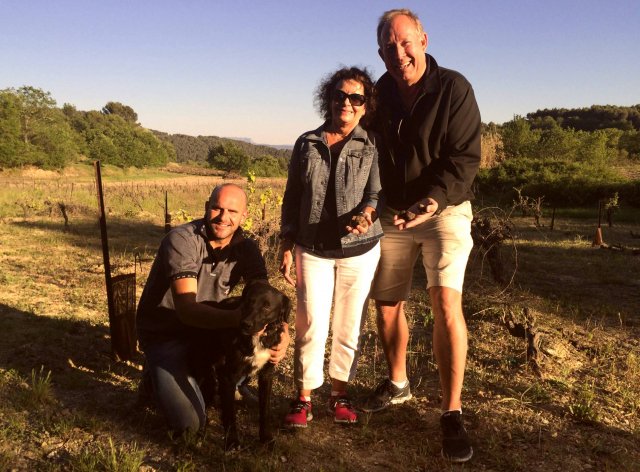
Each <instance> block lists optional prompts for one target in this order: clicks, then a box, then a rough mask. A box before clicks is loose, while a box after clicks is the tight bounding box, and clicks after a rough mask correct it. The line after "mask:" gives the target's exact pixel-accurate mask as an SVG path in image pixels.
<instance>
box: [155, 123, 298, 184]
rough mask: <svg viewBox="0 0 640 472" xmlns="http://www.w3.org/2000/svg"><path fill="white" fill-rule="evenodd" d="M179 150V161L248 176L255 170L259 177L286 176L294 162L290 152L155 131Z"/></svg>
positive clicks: (222, 139)
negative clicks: (291, 162) (290, 163)
mask: <svg viewBox="0 0 640 472" xmlns="http://www.w3.org/2000/svg"><path fill="white" fill-rule="evenodd" d="M154 133H155V134H156V136H158V137H159V138H160V139H162V140H164V141H168V142H170V143H171V144H172V145H173V147H174V149H175V150H176V161H177V162H180V163H185V164H196V165H201V166H210V167H212V168H214V169H220V170H223V171H225V172H228V173H235V174H239V175H245V174H246V173H247V171H248V170H252V171H253V172H254V173H255V175H256V176H258V177H277V176H285V175H286V174H287V169H288V166H289V160H290V159H291V151H290V150H288V149H276V148H272V147H270V146H263V145H256V144H252V143H248V142H246V141H241V140H235V139H229V138H220V137H218V136H197V137H196V136H188V135H185V134H167V133H163V132H160V131H154Z"/></svg>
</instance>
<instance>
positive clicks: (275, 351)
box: [269, 323, 289, 364]
mask: <svg viewBox="0 0 640 472" xmlns="http://www.w3.org/2000/svg"><path fill="white" fill-rule="evenodd" d="M283 328H284V331H283V332H282V333H281V334H280V343H279V344H278V345H276V346H273V347H272V348H271V349H269V352H270V353H271V357H270V358H269V362H271V363H272V364H278V362H280V361H281V360H282V359H284V357H285V356H286V355H287V348H288V347H289V324H288V323H284V325H283Z"/></svg>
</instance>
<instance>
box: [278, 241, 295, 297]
mask: <svg viewBox="0 0 640 472" xmlns="http://www.w3.org/2000/svg"><path fill="white" fill-rule="evenodd" d="M293 246H294V244H293V241H289V240H286V239H283V240H281V241H280V273H281V274H282V276H283V277H284V279H285V280H286V281H287V282H288V283H289V284H290V285H291V286H292V287H295V286H296V282H295V280H293V279H292V278H291V267H292V266H293Z"/></svg>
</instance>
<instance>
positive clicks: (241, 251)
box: [136, 219, 267, 349]
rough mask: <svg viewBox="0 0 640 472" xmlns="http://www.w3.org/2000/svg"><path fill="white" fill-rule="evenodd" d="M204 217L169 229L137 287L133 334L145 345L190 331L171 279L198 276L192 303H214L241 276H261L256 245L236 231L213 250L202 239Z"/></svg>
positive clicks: (264, 271)
mask: <svg viewBox="0 0 640 472" xmlns="http://www.w3.org/2000/svg"><path fill="white" fill-rule="evenodd" d="M208 241H209V238H208V236H207V230H206V225H205V221H204V219H198V220H194V221H191V222H190V223H187V224H184V225H182V226H178V227H176V228H174V229H172V230H171V231H170V232H169V233H168V234H167V235H166V236H165V237H164V238H163V240H162V242H161V243H160V249H159V250H158V254H157V256H156V258H155V260H154V262H153V265H152V266H151V271H150V272H149V277H148V278H147V283H146V285H145V287H144V290H143V291H142V296H141V297H140V303H139V304H138V313H137V317H136V325H137V330H138V338H139V339H140V343H141V346H142V347H143V349H144V345H145V343H155V342H161V341H164V340H167V339H173V338H176V337H182V336H189V334H190V333H192V332H193V331H194V330H196V331H197V330H198V328H193V327H189V326H186V325H185V324H183V323H182V322H180V320H179V319H178V317H177V314H176V311H175V306H174V304H173V296H172V294H171V281H173V280H175V279H179V278H185V277H192V278H195V279H197V280H198V292H197V294H196V301H198V302H205V301H209V302H219V301H221V300H223V299H225V298H227V297H228V296H229V293H230V292H231V290H232V289H233V287H235V286H236V285H237V284H238V283H239V282H240V280H241V279H243V280H244V281H245V282H247V281H249V280H253V279H266V278H267V269H266V267H265V263H264V259H263V258H262V255H261V254H260V250H259V249H258V246H257V244H256V243H255V242H254V241H253V240H251V239H247V238H245V237H244V235H243V234H242V230H240V229H239V230H238V231H236V233H235V234H234V235H233V238H232V239H231V243H230V244H229V245H228V246H226V247H224V248H223V249H213V248H212V247H211V245H209V243H208Z"/></svg>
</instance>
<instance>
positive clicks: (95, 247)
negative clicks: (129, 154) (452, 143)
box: [0, 215, 640, 472]
mask: <svg viewBox="0 0 640 472" xmlns="http://www.w3.org/2000/svg"><path fill="white" fill-rule="evenodd" d="M514 224H515V230H516V231H515V233H516V234H515V237H514V241H515V243H514V245H512V246H506V247H505V248H504V253H503V257H504V262H505V266H506V267H507V271H508V273H509V274H511V275H513V274H515V275H514V277H513V280H511V278H510V279H509V280H510V281H511V283H510V284H509V285H508V286H505V285H504V284H497V283H496V282H494V281H493V280H492V279H491V276H490V274H489V271H488V270H487V264H486V260H485V259H484V258H483V254H482V253H481V252H480V251H478V250H477V249H476V251H475V252H474V254H473V255H472V259H471V262H470V267H469V270H468V274H467V283H466V286H467V287H468V289H467V294H466V298H465V313H466V316H467V323H468V328H469V337H470V339H469V359H468V366H467V371H466V378H465V388H464V393H463V395H464V414H465V417H466V422H467V427H468V430H469V433H470V435H471V437H472V440H473V446H474V451H475V454H474V457H473V459H472V460H471V461H470V462H469V463H467V464H465V465H462V466H453V465H451V464H449V463H447V462H445V461H444V460H442V459H441V458H440V436H439V426H438V419H439V413H440V411H439V388H438V381H437V367H436V365H435V361H434V358H433V354H432V351H431V325H432V318H431V316H430V311H429V302H428V299H426V297H425V295H424V290H423V289H422V287H423V284H424V279H423V276H422V274H421V273H420V271H416V276H415V283H414V290H413V292H412V296H411V297H412V298H411V301H410V309H409V311H408V316H409V318H410V325H411V341H410V354H409V359H408V363H409V370H410V380H411V383H412V392H413V394H414V395H415V399H414V400H412V401H409V402H407V403H405V404H403V405H400V406H397V407H393V408H391V409H389V410H388V411H384V412H381V413H378V414H373V415H364V414H363V415H362V416H361V421H360V424H358V425H356V426H354V427H341V426H338V425H335V424H333V422H332V420H331V418H330V417H329V416H328V415H326V414H325V413H324V408H323V405H324V402H325V401H326V400H327V398H328V395H329V389H328V386H327V385H325V386H323V387H322V388H321V389H319V391H318V392H317V395H316V401H315V403H316V404H317V408H316V412H317V415H315V418H314V420H313V422H312V424H311V425H310V427H309V428H307V429H306V430H304V431H299V432H297V433H296V434H291V433H289V432H288V431H284V430H279V431H278V435H277V439H276V443H275V446H274V447H273V448H272V449H268V448H264V447H262V446H260V445H259V443H258V441H257V427H256V426H257V425H256V415H257V412H256V408H255V407H254V406H252V405H244V404H241V405H239V407H240V425H241V434H242V441H243V444H244V449H243V450H241V451H240V452H236V453H234V454H224V453H223V452H222V449H221V444H222V435H221V427H220V423H219V420H218V412H217V411H216V410H215V408H211V409H210V411H209V416H210V419H209V422H210V425H209V428H208V429H207V431H206V434H205V437H204V438H201V439H200V440H197V441H194V442H193V443H191V444H188V445H181V446H178V445H175V444H173V443H172V442H171V441H170V439H169V438H168V436H167V434H166V430H165V427H164V423H163V421H162V419H161V418H160V416H159V415H158V414H157V412H156V411H155V410H154V409H153V408H152V407H148V406H140V405H138V404H137V402H136V400H137V383H138V381H139V379H140V372H141V366H142V362H143V359H142V356H141V355H139V356H137V357H136V359H134V360H133V361H132V362H115V361H114V360H113V359H112V357H111V350H110V338H109V327H108V318H107V310H106V300H105V290H104V272H103V268H102V254H101V252H100V239H99V229H98V227H97V224H96V221H95V219H94V218H92V217H89V216H86V215H85V216H82V215H80V216H77V217H72V218H71V222H70V226H69V228H67V229H66V230H65V227H64V224H63V221H62V220H61V218H60V217H56V216H55V215H54V216H52V217H48V216H33V217H30V218H5V219H4V220H3V221H1V222H0V287H2V288H1V289H0V470H17V471H22V470H25V471H26V470H130V469H127V464H129V463H136V461H135V460H134V459H135V458H140V463H141V466H140V467H137V466H136V467H135V468H134V469H133V470H138V469H139V470H145V471H187V470H194V471H195V470H212V471H216V470H228V471H285V470H286V471H303V470H304V471H437V470H458V469H464V470H471V471H475V470H478V471H520V470H522V471H525V470H526V471H562V472H566V471H583V470H594V471H596V470H597V471H602V470H610V471H637V470H640V466H639V465H638V464H640V418H639V416H638V410H639V408H640V296H639V294H640V290H639V289H640V278H639V275H638V274H640V255H633V253H632V252H630V250H629V249H628V248H632V247H638V246H640V243H638V240H635V239H633V238H632V237H631V235H630V233H636V234H637V233H640V225H638V224H636V223H633V224H621V225H619V226H615V227H614V228H611V229H608V228H607V229H605V237H606V240H607V241H608V242H609V243H611V244H614V243H617V244H620V245H621V246H623V247H625V248H627V250H626V251H622V250H612V249H593V248H592V247H591V237H592V226H591V223H584V222H581V221H573V220H568V219H567V220H562V219H560V220H559V221H558V222H556V227H555V229H554V231H549V230H548V228H547V229H544V228H542V229H541V228H534V227H533V226H532V225H531V222H530V221H529V220H527V219H519V220H516V221H515V222H514ZM109 236H110V244H111V253H112V255H113V256H112V262H114V263H115V264H116V265H117V266H118V267H119V269H118V270H119V271H130V270H133V264H132V258H133V257H132V255H133V254H134V253H135V252H139V253H140V256H141V258H142V265H141V266H138V267H137V268H136V269H135V270H136V272H137V277H138V295H139V293H140V292H141V289H142V286H143V285H144V280H145V279H146V274H147V272H148V270H149V267H150V263H151V260H152V258H153V256H154V253H155V248H156V247H157V244H158V242H159V240H160V238H161V237H162V225H161V222H160V221H157V220H155V221H153V220H141V219H131V218H124V217H120V216H113V217H111V218H110V220H109ZM516 266H517V267H516ZM272 282H273V283H274V284H275V285H277V286H278V287H279V288H281V289H282V290H284V291H285V292H286V293H287V294H288V295H289V296H290V297H292V299H294V298H295V297H294V294H293V292H292V290H291V289H290V288H288V287H285V286H284V285H283V284H282V281H281V279H280V278H279V277H278V276H277V275H276V273H275V270H274V271H273V273H272ZM525 308H526V311H525ZM509 321H511V322H512V324H522V325H526V324H527V323H529V326H530V327H535V329H536V330H537V332H538V333H539V335H540V339H541V342H540V344H539V346H538V347H539V353H540V356H539V358H538V368H536V367H535V366H534V365H533V364H532V363H531V362H530V361H528V360H527V358H526V350H527V343H526V341H525V339H522V338H518V337H515V336H512V335H511V334H510V332H509V330H508V327H507V326H508V323H509ZM374 330H375V325H374V322H373V310H372V309H371V310H370V319H369V320H368V323H367V326H366V331H365V336H364V338H363V339H364V343H363V347H362V355H361V358H360V363H359V371H358V376H357V378H356V381H355V382H354V384H353V386H352V394H353V396H354V397H355V398H356V399H361V398H362V397H364V396H365V395H366V394H367V393H368V392H369V391H370V390H371V389H372V388H373V387H374V386H375V385H376V384H377V382H378V381H380V380H381V379H382V378H383V377H384V375H385V365H384V359H383V356H382V351H381V349H380V347H379V345H378V344H377V342H376V340H375V335H374ZM41 369H42V370H41ZM47 372H51V374H50V386H49V391H48V393H46V392H45V393H44V394H37V392H38V391H40V390H47V389H46V388H43V387H42V384H43V383H46V382H43V380H42V379H43V377H44V376H45V374H46V373H47ZM292 393H293V381H292V356H291V355H289V356H288V357H287V360H286V362H284V363H283V364H282V365H280V366H279V367H278V370H277V380H276V387H275V405H274V407H275V409H276V415H277V417H278V418H281V417H282V415H283V413H284V411H286V408H287V405H288V399H289V398H290V397H291V395H292Z"/></svg>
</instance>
